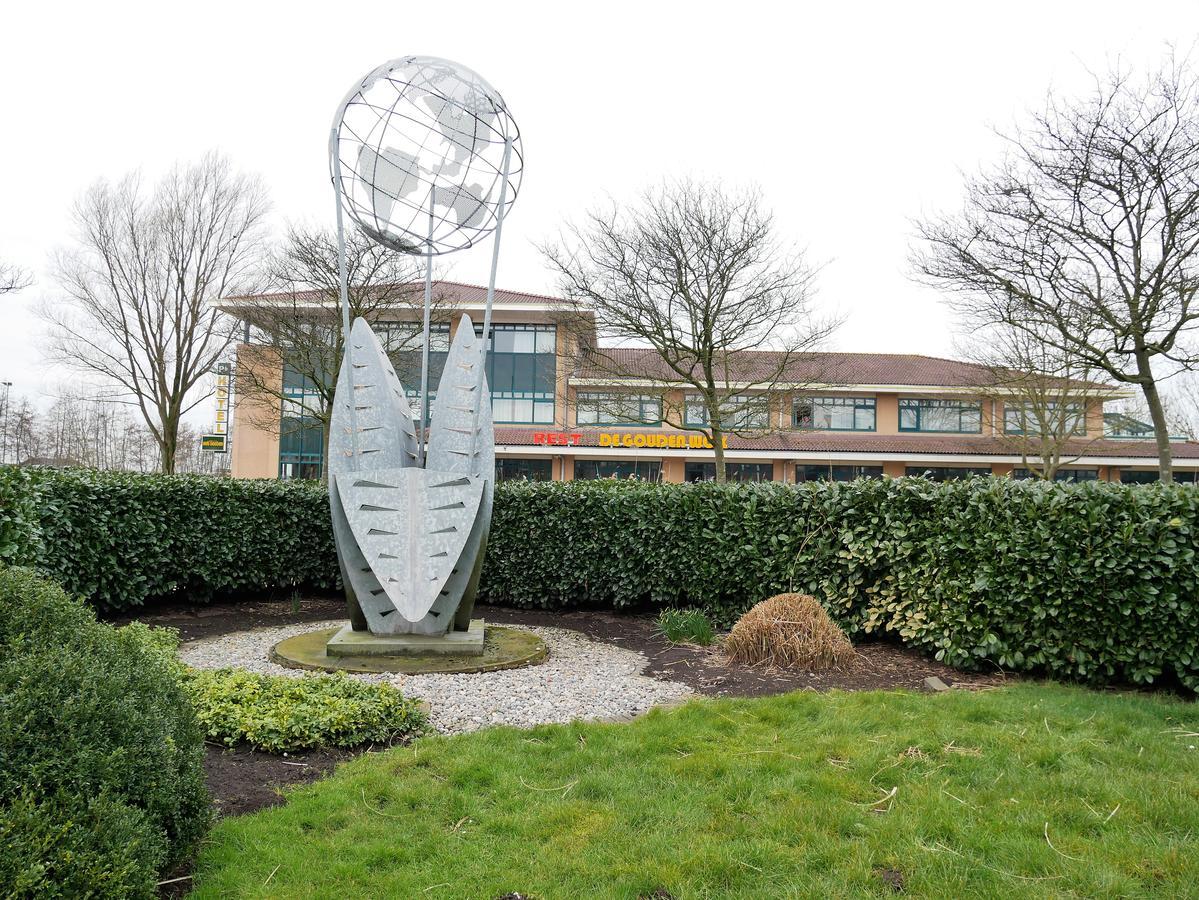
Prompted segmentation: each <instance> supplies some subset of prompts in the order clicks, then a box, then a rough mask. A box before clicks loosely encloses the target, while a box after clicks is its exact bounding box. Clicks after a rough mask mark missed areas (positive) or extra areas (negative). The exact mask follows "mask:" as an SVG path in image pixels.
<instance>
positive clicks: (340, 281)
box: [324, 130, 358, 478]
mask: <svg viewBox="0 0 1199 900" xmlns="http://www.w3.org/2000/svg"><path fill="white" fill-rule="evenodd" d="M336 140H337V131H336V130H334V132H333V134H332V136H331V137H330V142H335V141H336ZM333 196H334V197H335V198H336V201H337V287H338V292H339V294H340V296H341V360H342V366H344V367H345V371H346V384H347V386H348V387H349V389H350V398H349V404H348V405H349V407H350V465H351V467H352V468H357V465H358V412H357V411H356V410H355V409H354V364H353V361H352V360H351V359H350V287H349V283H348V276H347V274H346V227H345V222H344V220H343V217H342V212H341V194H340V193H339V192H338V190H337V182H336V181H334V182H333ZM332 374H333V377H334V378H336V377H337V373H332ZM328 445H329V441H328V440H326V441H325V446H328ZM326 462H327V461H326ZM324 474H325V477H326V478H328V474H329V473H328V472H325V473H324Z"/></svg>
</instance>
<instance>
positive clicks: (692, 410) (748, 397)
mask: <svg viewBox="0 0 1199 900" xmlns="http://www.w3.org/2000/svg"><path fill="white" fill-rule="evenodd" d="M721 407H722V409H723V411H724V418H725V423H724V427H725V430H726V431H768V430H769V429H770V400H769V398H768V397H767V396H766V395H765V394H741V395H738V396H736V397H729V398H728V399H726V400H725V401H724V402H723V403H722V404H721ZM708 418H709V417H708V407H707V405H706V404H705V403H704V401H703V397H701V396H700V395H699V394H687V396H686V397H685V398H684V403H683V424H684V425H688V426H691V427H694V428H706V427H707V426H708V425H709V424H711V423H710V422H709V421H708Z"/></svg>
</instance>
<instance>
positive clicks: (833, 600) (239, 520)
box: [7, 471, 1199, 689]
mask: <svg viewBox="0 0 1199 900" xmlns="http://www.w3.org/2000/svg"><path fill="white" fill-rule="evenodd" d="M20 489H22V488H19V487H18V489H12V488H11V483H10V494H11V492H12V490H17V492H18V493H19V490H20ZM27 489H28V490H31V491H33V492H34V493H35V494H36V503H35V504H34V506H35V507H36V511H37V515H36V517H33V518H29V517H28V515H27V514H25V515H26V517H27V521H24V522H23V523H18V524H16V525H9V526H8V532H9V535H10V536H9V538H8V540H7V545H9V546H13V547H26V548H27V549H26V551H25V552H26V553H27V554H28V555H29V556H32V557H33V560H32V561H35V562H36V563H37V564H38V565H39V567H41V568H42V569H43V571H46V572H48V573H49V574H51V575H53V576H54V577H55V578H59V579H61V580H63V582H64V583H65V584H66V585H67V587H68V589H69V590H71V591H78V592H80V593H84V594H86V595H87V596H89V597H90V598H91V599H92V600H93V602H95V603H97V604H98V605H100V606H107V607H113V608H121V607H127V606H134V605H137V604H140V603H143V602H146V601H147V600H149V599H153V598H156V597H160V596H164V595H167V594H170V593H173V592H178V591H189V592H191V593H192V594H194V595H198V596H200V597H203V596H206V595H208V594H210V593H212V592H216V591H232V590H243V589H244V590H250V589H257V590H268V589H276V588H286V587H289V586H293V585H299V586H315V587H326V586H333V585H335V584H336V581H337V565H336V557H335V554H334V550H333V542H332V537H331V533H330V528H329V520H328V509H327V500H326V495H325V492H324V489H323V487H322V486H321V485H319V484H315V483H306V484H303V483H287V482H274V481H233V480H220V479H209V478H204V477H199V476H175V477H164V476H141V475H121V474H115V475H114V474H106V473H95V472H78V471H75V472H44V473H38V474H37V475H36V476H34V477H33V478H32V480H31V481H30V482H29V484H28V486H27ZM18 517H19V516H18ZM1197 527H1199V491H1197V490H1196V489H1194V488H1191V487H1185V486H1165V485H1145V486H1133V485H1119V484H1107V483H1090V484H1082V485H1053V484H1041V483H1036V482H1032V481H1023V482H1022V481H1013V480H1010V479H1006V478H976V479H970V480H967V481H957V482H947V483H944V484H934V483H931V482H928V481H926V480H924V479H921V478H899V479H880V480H860V481H856V482H851V483H848V484H806V485H780V484H749V485H717V484H699V485H675V484H644V483H639V482H623V481H622V482H613V481H609V482H566V483H561V482H551V483H544V482H543V483H535V482H506V483H501V484H499V485H497V486H496V495H495V510H494V514H493V519H492V524H491V536H490V540H489V545H488V552H487V559H486V564H485V567H484V573H483V583H482V589H483V596H482V598H481V599H484V600H488V601H491V602H497V603H507V604H511V605H516V606H526V607H534V606H536V607H545V608H560V607H568V606H596V605H601V606H609V607H613V608H618V609H619V608H630V607H645V606H652V607H685V606H690V607H699V608H702V609H703V610H704V611H705V612H707V613H708V614H709V615H711V616H713V617H714V618H715V619H717V620H718V621H720V622H722V623H725V624H727V623H729V622H731V621H732V620H733V619H735V618H736V617H737V616H738V615H739V614H740V613H742V612H744V611H745V610H746V609H748V608H749V607H750V606H752V605H753V604H754V603H756V602H758V601H759V600H762V599H764V598H766V597H769V596H771V595H773V594H778V593H784V592H793V591H799V592H807V593H811V594H814V595H815V596H817V597H819V598H820V599H821V600H822V601H823V602H824V603H825V605H826V606H827V607H828V608H829V610H830V612H831V613H832V614H833V615H834V617H835V618H836V619H837V620H838V622H839V623H840V624H841V625H842V626H843V627H844V628H845V629H846V630H847V631H848V632H849V633H850V634H851V635H853V634H887V635H891V636H894V637H897V638H899V639H900V640H902V641H903V642H904V643H906V644H908V645H909V646H913V647H916V648H919V649H921V650H923V651H926V652H928V653H930V654H933V655H935V656H936V657H938V658H939V659H942V660H944V661H946V662H948V663H950V664H951V665H955V666H960V667H964V668H973V667H979V666H985V665H989V664H999V665H1002V666H1004V667H1005V668H1010V669H1014V670H1019V671H1037V672H1044V673H1047V674H1050V675H1054V676H1057V677H1062V678H1070V679H1081V680H1085V681H1091V682H1104V681H1111V680H1129V681H1134V682H1141V683H1146V682H1151V681H1154V680H1156V679H1158V678H1159V677H1160V676H1162V675H1163V674H1166V673H1174V674H1176V675H1177V676H1178V677H1179V678H1180V679H1181V680H1182V681H1183V682H1184V683H1185V684H1186V685H1187V686H1189V687H1191V688H1192V689H1199V645H1197V640H1199V639H1197V635H1199V600H1197V597H1199V563H1197V561H1196V555H1195V550H1194V541H1195V535H1196V529H1197ZM29 556H26V557H24V558H26V559H28V558H29Z"/></svg>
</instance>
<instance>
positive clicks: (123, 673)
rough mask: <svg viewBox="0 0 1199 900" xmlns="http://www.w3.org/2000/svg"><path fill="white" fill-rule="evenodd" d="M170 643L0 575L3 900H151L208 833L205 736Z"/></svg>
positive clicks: (20, 573) (163, 635)
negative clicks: (12, 899)
mask: <svg viewBox="0 0 1199 900" xmlns="http://www.w3.org/2000/svg"><path fill="white" fill-rule="evenodd" d="M174 649H175V643H174V634H173V633H170V632H162V631H155V630H152V629H149V628H146V627H145V626H141V625H133V626H129V627H127V628H121V629H115V628H112V627H111V626H108V625H104V624H100V623H98V622H97V621H96V619H95V614H94V613H93V611H92V610H91V609H90V608H88V607H87V606H85V605H84V604H83V603H82V602H80V601H77V600H72V599H71V598H69V597H68V596H67V595H66V594H65V593H64V592H63V590H62V589H61V588H60V587H58V586H57V585H55V584H53V583H51V582H49V581H47V580H45V579H43V578H40V577H38V576H36V575H35V574H34V573H33V572H31V571H29V570H28V569H21V568H5V567H2V566H0V884H4V885H7V886H10V890H11V893H6V894H5V896H20V897H23V896H28V897H55V896H72V897H74V896H94V897H153V896H154V895H155V884H156V881H157V876H158V873H159V872H160V871H162V870H163V869H164V868H165V867H167V866H169V865H171V864H173V863H175V862H177V861H179V860H181V859H182V858H183V857H184V856H186V855H187V854H188V853H189V852H190V851H191V850H192V848H193V847H194V846H195V844H196V842H197V841H198V840H199V838H200V836H201V835H202V834H203V832H204V830H205V828H206V827H207V824H208V819H209V807H208V795H207V792H206V789H205V787H204V773H203V738H202V735H201V733H200V730H199V728H198V726H197V724H196V720H195V716H194V714H193V712H192V709H191V706H190V705H189V703H188V701H187V698H186V697H185V696H184V693H183V689H182V687H181V685H180V682H179V679H180V677H181V666H180V665H179V664H178V663H177V662H176V661H175V655H174Z"/></svg>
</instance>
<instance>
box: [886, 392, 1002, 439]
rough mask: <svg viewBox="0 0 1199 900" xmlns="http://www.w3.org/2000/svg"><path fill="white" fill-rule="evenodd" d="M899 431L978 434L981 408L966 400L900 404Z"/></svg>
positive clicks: (979, 404) (978, 404)
mask: <svg viewBox="0 0 1199 900" xmlns="http://www.w3.org/2000/svg"><path fill="white" fill-rule="evenodd" d="M899 430H900V431H933V432H941V433H950V434H979V433H981V432H982V430H983V419H982V404H981V403H978V402H971V401H968V400H900V401H899Z"/></svg>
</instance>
